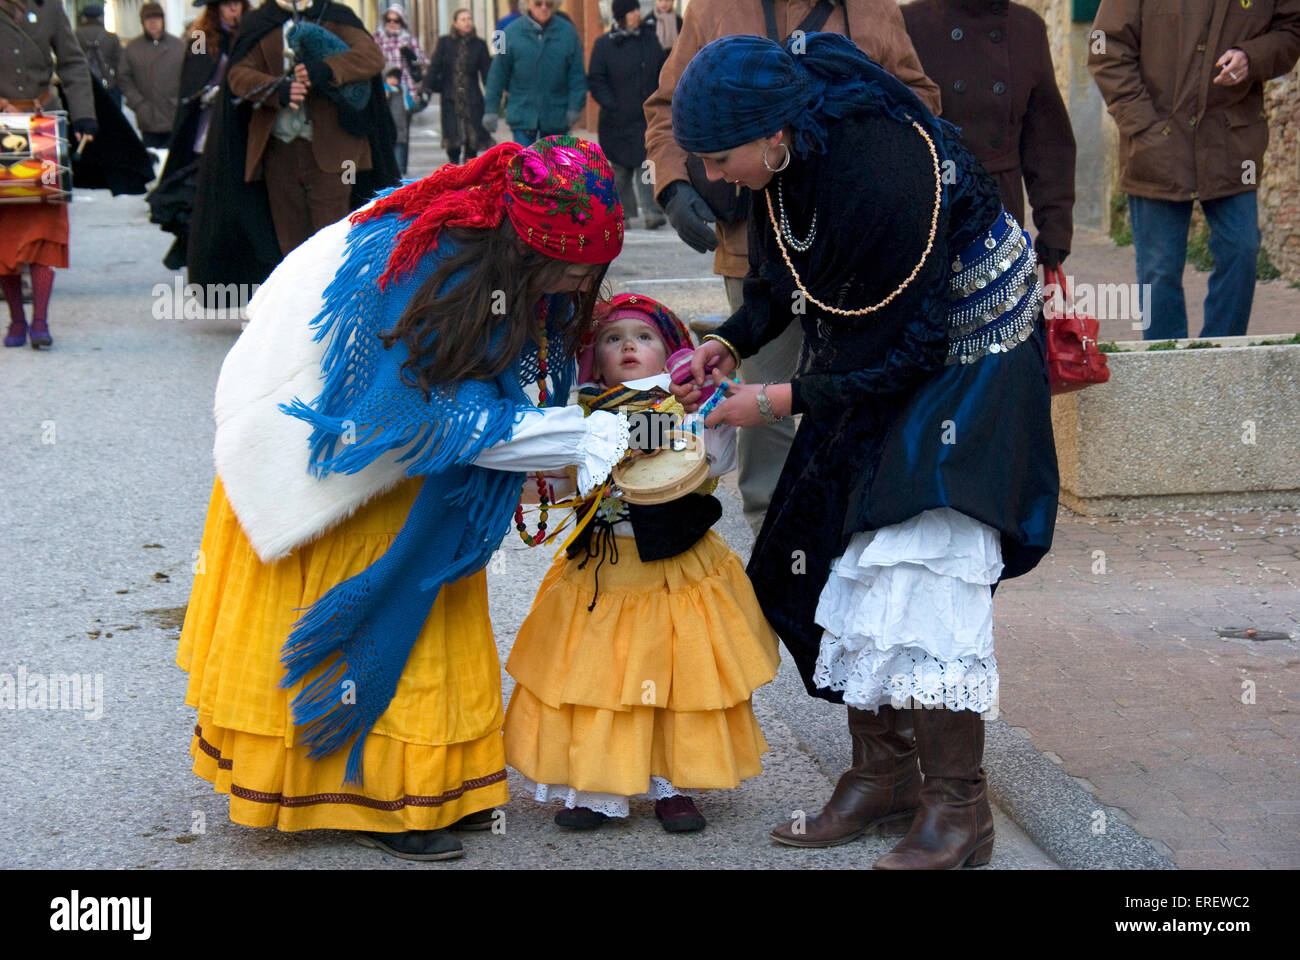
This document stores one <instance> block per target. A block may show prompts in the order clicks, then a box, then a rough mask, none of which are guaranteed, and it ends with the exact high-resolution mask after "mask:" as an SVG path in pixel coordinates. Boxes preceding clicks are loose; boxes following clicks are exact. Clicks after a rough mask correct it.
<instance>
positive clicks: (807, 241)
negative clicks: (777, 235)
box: [769, 180, 817, 253]
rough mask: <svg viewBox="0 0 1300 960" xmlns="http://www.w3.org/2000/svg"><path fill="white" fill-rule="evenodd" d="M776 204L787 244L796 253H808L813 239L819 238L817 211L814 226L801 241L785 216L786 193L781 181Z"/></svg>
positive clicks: (813, 220) (813, 219)
mask: <svg viewBox="0 0 1300 960" xmlns="http://www.w3.org/2000/svg"><path fill="white" fill-rule="evenodd" d="M769 202H770V201H769ZM776 202H777V206H778V207H779V208H780V210H781V234H782V235H783V236H784V237H785V242H786V243H788V244H790V249H791V250H794V251H795V252H796V253H807V252H808V248H809V247H811V246H812V242H813V238H814V237H816V236H817V211H816V210H814V211H813V215H812V225H811V226H809V227H808V236H807V237H805V238H804V239H803V240H799V239H797V238H796V237H795V235H794V231H793V230H792V229H790V221H789V219H788V218H787V217H786V215H785V191H784V190H782V189H781V181H779V180H778V181H777V183H776Z"/></svg>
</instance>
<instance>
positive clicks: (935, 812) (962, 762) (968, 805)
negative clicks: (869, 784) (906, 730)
mask: <svg viewBox="0 0 1300 960" xmlns="http://www.w3.org/2000/svg"><path fill="white" fill-rule="evenodd" d="M912 719H913V722H914V723H915V725H916V746H917V749H918V750H919V751H920V754H921V771H922V772H923V773H924V774H925V784H924V785H923V786H922V787H921V810H920V812H918V813H917V815H916V819H915V820H913V821H912V827H911V829H910V830H908V831H907V836H906V837H904V838H903V839H902V841H901V842H900V843H899V844H898V846H896V847H894V849H893V850H891V851H889V853H887V854H885V855H884V856H883V857H881V858H880V859H879V860H877V861H876V863H875V868H876V869H877V870H956V869H957V868H959V867H982V866H984V864H986V863H988V862H989V860H990V859H991V858H992V856H993V811H992V810H991V809H990V808H989V799H988V791H987V790H986V784H985V781H984V768H983V767H981V766H980V762H981V761H982V760H983V758H984V716H983V714H979V713H975V712H973V711H971V710H913V711H912Z"/></svg>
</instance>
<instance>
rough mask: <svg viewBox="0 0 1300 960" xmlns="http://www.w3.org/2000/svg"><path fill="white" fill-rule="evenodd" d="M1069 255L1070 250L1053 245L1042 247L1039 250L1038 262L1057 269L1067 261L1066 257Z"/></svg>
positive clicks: (1050, 268) (1051, 268)
mask: <svg viewBox="0 0 1300 960" xmlns="http://www.w3.org/2000/svg"><path fill="white" fill-rule="evenodd" d="M1069 255H1070V251H1069V250H1057V249H1055V248H1053V247H1040V248H1039V250H1038V262H1039V263H1041V264H1042V265H1043V266H1044V267H1046V268H1047V269H1048V270H1055V269H1056V268H1057V267H1059V266H1060V265H1061V264H1062V263H1064V262H1065V258H1066V257H1068V256H1069Z"/></svg>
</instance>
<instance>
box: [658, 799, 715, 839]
mask: <svg viewBox="0 0 1300 960" xmlns="http://www.w3.org/2000/svg"><path fill="white" fill-rule="evenodd" d="M655 817H656V818H658V820H659V822H660V823H661V824H662V825H663V828H664V829H665V830H667V831H668V832H669V833H692V832H694V831H696V830H703V829H704V826H705V823H706V822H707V821H705V819H704V815H703V814H702V813H700V811H699V809H698V808H697V807H696V806H695V801H694V800H692V799H691V798H690V797H684V796H682V795H681V794H678V795H677V796H675V797H666V798H665V799H663V800H656V801H655Z"/></svg>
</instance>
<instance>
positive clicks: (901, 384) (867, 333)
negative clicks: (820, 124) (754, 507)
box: [718, 110, 1057, 701]
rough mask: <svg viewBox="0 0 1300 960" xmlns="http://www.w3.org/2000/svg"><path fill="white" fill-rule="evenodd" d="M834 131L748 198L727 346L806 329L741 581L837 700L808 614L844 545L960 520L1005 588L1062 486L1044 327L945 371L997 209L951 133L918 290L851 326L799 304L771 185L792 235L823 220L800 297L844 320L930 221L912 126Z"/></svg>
mask: <svg viewBox="0 0 1300 960" xmlns="http://www.w3.org/2000/svg"><path fill="white" fill-rule="evenodd" d="M827 129H828V137H827V142H828V144H829V148H828V150H827V152H826V153H824V154H812V155H810V156H809V157H808V158H807V159H805V160H801V159H800V158H799V157H798V156H795V157H794V158H792V161H791V163H790V166H789V168H788V169H787V170H786V171H785V172H784V173H782V174H779V175H778V176H777V177H775V178H773V181H772V183H771V184H769V186H768V188H767V189H766V190H765V191H762V192H758V193H756V194H755V196H754V210H753V215H752V216H751V218H750V238H749V240H750V272H749V275H748V276H747V277H746V279H745V302H744V305H743V307H742V308H741V309H740V310H739V311H738V312H737V313H736V314H735V315H734V316H732V317H731V318H730V319H729V320H728V321H727V322H726V323H725V324H724V325H723V326H722V328H721V329H720V330H719V331H718V332H719V334H720V335H721V336H723V337H725V338H726V339H727V340H729V341H731V343H732V344H734V345H735V346H736V348H737V349H738V350H739V351H740V353H741V355H742V356H748V355H750V354H752V353H754V352H756V351H757V350H758V348H759V347H761V346H762V345H763V344H764V343H767V342H768V341H770V340H771V339H773V338H774V337H776V336H777V335H778V334H780V333H781V331H783V330H784V329H785V328H786V327H787V326H788V325H789V323H790V322H792V321H793V320H796V319H797V320H799V321H800V322H801V324H802V326H803V332H804V339H805V346H804V351H803V356H802V358H801V363H800V372H799V373H798V374H797V375H796V376H795V377H794V379H793V381H792V385H793V386H792V389H793V401H794V412H795V413H801V414H803V421H802V423H801V425H800V428H799V431H798V434H797V435H796V437H795V441H794V445H793V447H792V449H791V451H790V455H789V457H788V459H787V461H786V464H785V469H784V471H783V472H782V474H781V478H780V480H779V482H778V484H777V487H776V491H775V493H774V495H773V499H772V503H771V506H770V508H769V510H768V514H767V518H766V520H765V522H764V525H763V528H762V530H761V532H760V533H759V536H758V540H757V541H756V543H755V546H754V553H753V557H752V559H751V561H750V564H749V574H750V577H751V579H752V580H753V582H754V587H755V590H756V592H757V594H758V596H759V598H760V602H761V603H762V605H763V610H764V612H765V613H766V615H767V617H768V620H769V621H770V622H771V623H772V626H773V627H774V628H775V630H776V631H777V633H778V634H779V635H780V636H781V639H782V641H783V642H784V643H785V644H786V647H787V648H788V649H789V650H790V652H791V655H792V656H793V657H794V659H795V662H796V664H797V665H798V667H799V670H800V673H801V674H802V676H803V678H804V683H805V685H806V686H807V687H808V690H809V692H810V693H811V694H813V695H814V696H818V697H822V698H824V699H827V700H833V701H838V700H839V699H840V697H839V695H838V694H836V693H834V692H832V691H828V690H822V689H817V688H815V687H814V686H813V684H812V679H811V678H812V670H813V666H814V664H815V662H816V659H817V652H818V648H819V646H820V642H821V636H822V628H821V627H819V626H818V625H817V624H816V622H815V620H814V614H815V611H816V607H817V599H818V596H819V595H820V592H821V590H822V587H823V586H824V585H825V583H826V580H827V576H828V575H829V572H830V567H831V563H832V562H833V561H834V559H835V558H836V557H838V556H839V555H840V554H841V553H842V552H843V551H844V548H845V546H846V545H847V543H848V541H849V538H850V537H851V536H852V535H853V534H854V533H856V532H859V531H865V530H874V529H878V528H879V527H883V526H887V525H890V524H894V523H899V522H901V521H903V520H906V519H908V518H909V517H912V516H915V515H916V514H918V513H920V512H922V511H923V510H928V509H932V508H935V507H952V508H954V509H957V510H960V511H961V512H963V513H966V514H968V515H970V516H972V517H974V518H975V519H977V520H980V521H981V522H983V523H986V524H988V525H990V526H992V527H993V528H995V529H997V530H998V531H999V532H1000V533H1001V537H1002V550H1003V560H1004V563H1005V570H1004V572H1003V577H1004V578H1005V577H1013V576H1018V575H1020V574H1022V573H1025V572H1027V571H1028V570H1030V569H1031V568H1032V567H1033V566H1034V565H1035V564H1036V563H1037V562H1038V560H1039V559H1041V558H1042V556H1043V555H1044V554H1045V553H1046V552H1047V550H1048V548H1049V547H1050V546H1051V540H1052V529H1053V526H1054V523H1055V516H1056V496H1057V470H1056V451H1055V446H1054V444H1053V440H1052V431H1051V419H1050V396H1049V391H1048V382H1047V373H1046V367H1045V364H1044V356H1043V349H1044V348H1043V333H1042V329H1041V318H1040V320H1039V323H1038V325H1037V327H1036V328H1035V332H1034V334H1033V335H1032V336H1031V337H1030V338H1029V340H1027V341H1026V342H1025V343H1023V344H1022V345H1020V346H1019V347H1018V349H1015V350H1012V351H1010V352H1008V353H1002V354H996V355H989V356H987V357H984V358H983V359H981V360H979V361H977V362H975V363H971V364H965V365H963V364H956V365H953V366H945V365H944V357H945V354H946V349H947V308H948V276H949V263H950V261H951V259H952V256H951V255H952V254H953V253H954V252H956V251H960V250H963V249H965V248H966V247H967V246H968V245H969V244H970V243H972V242H974V241H975V240H976V239H978V238H979V237H980V236H981V235H982V234H983V232H984V231H985V230H987V229H988V227H989V226H990V225H991V224H992V223H993V221H994V220H995V218H996V217H997V216H998V215H999V212H1000V210H1001V203H1000V201H999V198H998V191H997V186H996V184H995V183H994V181H993V179H992V178H991V177H990V176H989V174H988V173H987V172H986V171H985V170H984V168H983V167H982V166H980V164H979V163H978V161H976V160H975V159H974V157H973V156H972V155H971V154H970V152H969V151H968V150H967V149H966V148H965V146H964V145H963V144H962V143H961V140H960V137H959V136H958V135H957V134H956V132H955V131H953V130H952V129H951V128H946V129H945V130H944V132H943V137H944V142H943V143H942V144H941V148H942V149H941V153H940V155H941V156H945V157H946V158H947V159H948V161H949V162H948V164H947V166H946V168H945V169H943V170H942V171H941V173H942V174H943V176H944V177H945V179H946V181H947V184H948V185H947V189H946V191H945V198H944V202H943V204H942V207H941V211H940V216H939V222H938V226H937V230H936V236H935V240H934V248H933V250H932V251H931V253H930V255H929V257H928V258H927V260H926V262H925V264H924V266H923V267H922V269H921V271H920V273H919V274H918V275H917V277H916V278H915V279H914V280H913V281H912V282H911V284H909V285H908V286H907V287H906V288H905V289H904V291H903V292H902V293H901V294H900V295H899V296H898V297H896V298H895V299H894V300H893V301H892V302H891V303H890V304H889V305H888V306H887V307H885V308H883V309H881V310H879V311H877V312H874V313H870V314H866V315H863V316H857V317H840V316H836V315H834V314H831V313H828V312H823V311H821V310H820V309H818V308H817V307H816V306H815V305H813V304H812V303H811V302H806V301H804V300H803V298H802V297H801V296H799V294H798V290H797V287H796V285H795V281H794V278H793V276H792V275H791V273H790V270H789V269H788V267H787V266H786V264H785V262H784V260H783V258H782V256H781V252H780V250H779V248H778V247H777V244H776V236H775V232H774V230H773V228H772V226H771V224H770V221H769V216H768V210H767V197H768V196H769V195H770V196H771V198H772V203H773V205H774V206H775V204H776V193H775V192H776V189H777V185H778V183H779V184H780V187H781V191H782V193H783V197H784V204H785V210H786V213H787V215H788V217H789V218H790V220H791V227H792V230H793V232H794V234H795V235H796V236H799V237H803V236H806V235H807V232H808V230H809V226H810V223H811V218H812V215H813V212H814V211H816V214H817V232H816V236H815V238H814V241H813V244H812V246H811V248H810V249H809V250H808V251H807V252H806V253H803V254H800V253H797V252H795V251H793V250H790V251H789V252H790V257H791V260H792V262H793V263H794V266H795V269H797V270H798V271H799V274H800V277H801V278H802V280H803V285H804V287H805V288H806V289H807V290H808V291H809V292H810V293H811V294H812V295H813V296H814V297H816V298H817V299H819V300H821V301H823V302H825V303H828V304H831V305H834V306H837V307H840V308H842V309H854V308H860V307H862V306H865V305H867V304H871V303H878V302H879V301H881V300H882V299H884V298H885V297H886V296H888V295H889V293H890V292H891V291H893V290H894V289H895V288H896V287H897V286H898V285H899V284H900V283H901V282H902V281H903V280H904V279H905V278H906V277H907V276H908V275H909V274H910V273H911V271H912V269H913V268H914V267H915V265H916V263H917V261H919V260H920V259H921V255H922V252H923V251H924V249H925V245H926V240H927V237H928V236H929V233H930V227H931V217H932V215H933V210H934V195H935V181H934V166H933V161H932V159H931V156H930V152H929V149H928V148H927V146H926V144H925V141H924V140H923V139H922V137H921V136H920V134H918V133H917V132H916V131H915V130H914V129H913V128H911V127H910V126H908V125H906V124H904V123H900V122H899V121H898V120H895V119H892V118H890V117H887V116H885V115H883V114H881V113H879V112H877V111H874V110H864V111H863V112H860V113H857V114H855V115H851V116H848V117H846V118H844V119H843V120H840V121H837V122H835V123H833V124H831V125H830V126H828V128H827ZM787 248H788V245H787ZM801 305H802V307H803V312H802V313H800V312H799V308H800V306H801Z"/></svg>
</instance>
